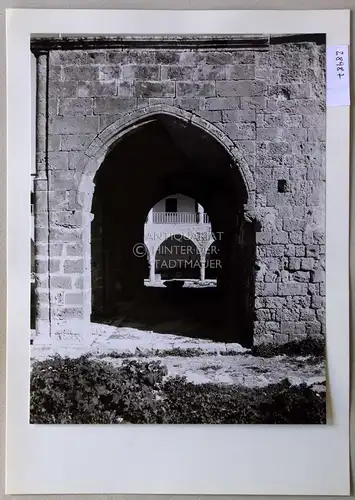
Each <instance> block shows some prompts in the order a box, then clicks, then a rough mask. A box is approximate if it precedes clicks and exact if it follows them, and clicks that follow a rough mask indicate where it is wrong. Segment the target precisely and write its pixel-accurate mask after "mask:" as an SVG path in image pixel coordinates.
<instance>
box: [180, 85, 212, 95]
mask: <svg viewBox="0 0 355 500" xmlns="http://www.w3.org/2000/svg"><path fill="white" fill-rule="evenodd" d="M214 95H216V90H215V83H214V82H176V96H177V97H211V96H214Z"/></svg>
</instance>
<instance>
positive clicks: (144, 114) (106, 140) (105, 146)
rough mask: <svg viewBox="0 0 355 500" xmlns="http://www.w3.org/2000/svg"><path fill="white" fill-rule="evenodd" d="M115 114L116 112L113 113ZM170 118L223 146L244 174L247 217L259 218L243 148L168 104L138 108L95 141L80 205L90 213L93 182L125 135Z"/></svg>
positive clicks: (88, 152) (83, 178) (88, 155)
mask: <svg viewBox="0 0 355 500" xmlns="http://www.w3.org/2000/svg"><path fill="white" fill-rule="evenodd" d="M113 112H114V110H113ZM164 114H165V115H169V116H172V117H175V118H178V119H180V120H182V121H185V122H186V123H191V124H192V125H194V126H196V127H198V128H200V129H202V130H203V131H205V132H207V133H208V134H209V135H210V136H211V137H212V138H214V139H215V140H216V141H217V142H218V143H219V144H221V145H222V146H223V148H224V149H225V150H226V152H227V153H228V154H229V155H230V157H231V159H232V162H231V168H233V167H235V168H237V169H238V171H239V172H240V175H241V177H242V180H243V182H244V185H245V187H246V190H247V194H248V203H247V206H245V211H246V217H248V218H254V216H255V206H254V203H255V195H254V192H255V180H254V177H253V174H252V172H251V170H250V168H249V165H248V163H247V161H246V160H245V158H244V155H243V152H242V150H241V148H239V147H238V145H236V143H235V142H233V141H232V140H231V139H230V138H229V137H228V135H227V134H226V133H225V132H224V131H223V130H221V129H220V128H219V127H217V126H216V125H214V124H212V123H211V122H209V121H208V120H205V119H204V118H202V117H200V116H198V115H196V114H194V113H192V112H191V111H186V110H184V109H181V108H178V107H176V106H170V105H167V104H155V105H151V106H147V107H137V108H136V109H135V110H134V111H131V112H129V113H126V114H124V115H122V117H121V118H119V119H118V120H116V121H115V122H113V123H112V124H111V125H109V126H108V127H106V128H105V129H103V130H102V131H101V132H100V133H99V134H98V135H97V136H96V137H95V139H94V140H93V141H92V143H91V144H90V145H89V146H88V148H87V149H86V151H85V158H86V159H85V160H84V165H83V167H82V175H81V179H80V182H79V186H78V203H79V204H80V205H81V206H82V207H83V208H84V209H86V210H90V207H91V201H92V195H93V192H94V183H93V179H94V177H95V174H96V172H97V171H98V170H99V168H100V166H101V164H102V162H103V161H104V159H105V158H106V156H107V155H108V153H109V152H110V151H111V150H112V148H113V147H114V146H115V144H116V143H117V142H118V141H119V139H120V138H122V137H123V136H124V135H125V134H127V133H129V132H132V131H134V130H135V129H137V128H139V127H141V126H144V125H145V124H146V123H147V122H149V120H150V119H152V118H153V117H154V116H157V115H164Z"/></svg>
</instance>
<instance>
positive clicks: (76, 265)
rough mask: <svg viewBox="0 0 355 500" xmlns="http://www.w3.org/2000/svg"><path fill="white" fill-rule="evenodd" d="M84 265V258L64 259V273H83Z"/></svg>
mask: <svg viewBox="0 0 355 500" xmlns="http://www.w3.org/2000/svg"><path fill="white" fill-rule="evenodd" d="M83 265H84V261H83V259H75V260H73V259H71V260H69V259H68V260H65V261H64V273H65V274H75V273H82V272H83Z"/></svg>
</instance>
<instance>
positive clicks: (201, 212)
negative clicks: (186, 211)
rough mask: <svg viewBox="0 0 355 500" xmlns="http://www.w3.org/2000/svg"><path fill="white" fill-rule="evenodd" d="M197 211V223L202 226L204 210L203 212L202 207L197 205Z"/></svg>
mask: <svg viewBox="0 0 355 500" xmlns="http://www.w3.org/2000/svg"><path fill="white" fill-rule="evenodd" d="M197 209H198V222H199V224H203V214H204V210H203V207H202V206H201V205H200V204H199V203H198V205H197Z"/></svg>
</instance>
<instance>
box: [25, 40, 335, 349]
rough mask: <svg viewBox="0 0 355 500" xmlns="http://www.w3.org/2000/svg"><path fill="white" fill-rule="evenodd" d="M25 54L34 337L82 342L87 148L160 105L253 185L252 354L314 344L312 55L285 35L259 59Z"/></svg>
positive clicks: (319, 211) (318, 150)
mask: <svg viewBox="0 0 355 500" xmlns="http://www.w3.org/2000/svg"><path fill="white" fill-rule="evenodd" d="M34 51H35V49H34ZM36 55H37V61H38V64H37V65H38V76H37V89H38V97H37V101H38V109H37V115H38V120H37V177H36V180H35V190H36V223H35V224H36V253H37V255H36V260H37V301H38V320H37V332H38V334H42V338H48V334H50V333H51V334H52V335H53V334H54V335H57V336H59V337H60V338H68V339H69V340H70V341H72V340H73V339H74V338H78V339H79V338H81V336H82V332H83V324H84V323H85V324H87V320H88V317H89V316H88V315H89V308H90V307H89V306H88V304H90V293H91V292H90V283H88V281H87V276H88V275H89V274H90V273H89V271H90V269H89V267H90V262H88V261H86V260H85V255H84V254H85V252H87V251H88V247H86V250H85V239H86V240H87V239H88V233H87V230H85V229H83V228H84V227H86V228H87V227H88V220H89V215H90V214H88V213H87V212H88V210H87V207H86V209H85V208H84V207H83V203H82V202H81V200H80V196H78V188H79V185H80V182H81V181H82V174H83V171H84V169H85V168H86V165H87V161H88V159H89V157H90V154H89V153H88V151H90V149H88V148H89V146H90V144H91V143H92V142H93V141H94V139H95V138H96V137H97V136H98V135H99V134H100V133H102V131H103V130H105V128H106V127H108V126H109V125H111V124H113V123H115V122H116V121H117V120H119V119H122V117H124V116H127V114H130V113H132V112H134V111H135V110H137V109H141V108H142V109H145V108H148V107H151V106H154V105H158V104H159V105H162V108H161V109H162V110H164V109H165V108H164V106H166V107H167V108H166V109H168V107H169V109H170V107H174V108H178V109H181V110H186V111H188V112H190V113H192V114H193V115H196V116H198V117H201V118H203V119H204V120H206V121H207V122H210V123H212V124H213V125H214V126H215V127H217V128H218V129H219V130H221V131H222V132H223V134H224V135H225V136H226V137H227V138H229V140H230V141H231V144H233V145H234V146H235V147H236V148H237V149H238V152H239V154H240V156H241V159H242V160H243V161H244V162H245V163H246V164H247V165H248V168H249V170H250V172H251V174H252V177H253V189H252V190H250V189H249V202H248V207H249V209H250V207H252V210H251V213H252V216H253V217H254V218H255V219H256V220H257V221H258V223H259V231H258V233H257V241H256V242H257V248H256V252H257V255H256V257H257V262H256V269H257V271H256V276H255V279H256V286H255V316H256V317H255V325H254V341H255V342H256V343H258V342H270V341H271V342H286V341H289V340H293V339H295V338H303V337H304V336H309V335H318V334H324V333H325V290H324V286H325V45H324V44H323V43H319V41H314V40H312V39H310V41H304V40H303V41H298V40H297V39H295V38H293V37H292V36H291V37H289V38H288V39H287V38H284V39H281V38H280V39H277V38H276V37H275V38H273V37H271V39H270V43H268V44H267V45H266V46H263V47H253V46H251V47H246V48H229V49H228V48H226V49H200V50H199V49H196V48H193V49H179V48H178V47H176V48H174V49H169V50H168V49H161V48H154V49H152V48H151V49H149V48H147V49H132V48H131V49H129V50H128V49H124V48H122V49H117V48H115V49H111V48H101V49H98V48H95V47H94V48H90V49H85V48H83V49H80V50H55V49H53V48H49V49H48V50H44V51H43V50H42V51H41V52H40V53H37V54H36ZM47 71H48V73H47ZM47 74H48V87H47ZM47 89H48V93H47ZM235 168H238V165H236V166H235ZM92 174H94V172H92ZM86 244H87V242H86ZM84 328H86V327H84ZM43 336H44V337H43Z"/></svg>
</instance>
